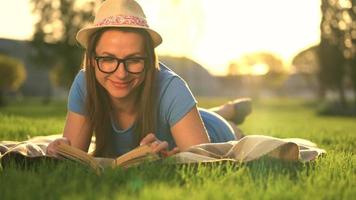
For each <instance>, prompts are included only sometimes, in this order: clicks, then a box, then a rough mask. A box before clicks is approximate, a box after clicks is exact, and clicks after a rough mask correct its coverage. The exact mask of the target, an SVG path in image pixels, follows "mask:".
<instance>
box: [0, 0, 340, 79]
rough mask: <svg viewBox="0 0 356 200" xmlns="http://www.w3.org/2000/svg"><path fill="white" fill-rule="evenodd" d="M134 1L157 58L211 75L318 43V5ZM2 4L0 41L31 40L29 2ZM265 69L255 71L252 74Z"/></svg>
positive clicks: (253, 0)
mask: <svg viewBox="0 0 356 200" xmlns="http://www.w3.org/2000/svg"><path fill="white" fill-rule="evenodd" d="M81 1H84V0H81ZM138 1H139V2H140V4H141V5H142V6H143V8H144V10H145V12H146V15H147V18H148V20H149V22H150V26H151V27H153V28H154V29H155V30H157V31H158V32H159V33H160V34H161V35H162V36H163V43H162V45H161V46H159V47H158V49H157V52H158V53H159V54H160V55H172V56H186V57H188V58H191V59H193V60H195V61H197V62H198V63H200V64H201V65H202V66H204V67H205V68H206V69H208V70H209V72H211V73H212V74H215V75H225V74H227V72H228V66H229V64H230V62H231V61H232V60H236V59H237V58H239V57H240V56H241V55H243V54H246V52H261V51H264V52H271V53H273V54H276V55H278V56H280V57H281V58H283V59H284V61H285V63H288V62H290V60H291V59H292V58H293V56H295V55H296V54H297V53H298V52H299V51H300V50H301V49H305V48H306V47H308V46H311V45H314V44H317V43H318V42H319V35H320V30H319V24H320V17H321V13H320V1H310V0H288V1H285V0H270V1H260V0H249V1H239V0H223V1H216V0H210V1H207V0H194V1H192V0H138ZM4 4H6V6H1V8H0V16H2V17H1V18H0V19H2V20H0V23H1V24H2V26H3V28H2V29H1V30H0V37H5V38H14V39H30V38H31V36H32V32H33V22H34V20H35V19H34V17H31V11H30V8H29V1H28V0H27V1H23V0H12V1H7V2H6V3H4V2H3V5H4ZM21 5H22V6H21ZM346 6H347V5H346ZM5 8H6V9H5ZM15 10H16V12H14V11H15ZM8 19H11V20H8ZM265 69H266V68H263V67H261V66H258V67H256V70H253V71H254V72H253V73H256V74H263V73H266V72H265Z"/></svg>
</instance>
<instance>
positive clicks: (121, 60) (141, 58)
mask: <svg viewBox="0 0 356 200" xmlns="http://www.w3.org/2000/svg"><path fill="white" fill-rule="evenodd" d="M103 58H111V59H114V60H116V62H117V65H116V67H115V69H114V70H112V71H110V72H107V71H103V70H102V69H101V67H100V64H99V60H100V59H103ZM94 59H95V61H96V65H97V66H98V68H99V71H101V72H103V73H106V74H112V73H114V72H116V70H117V69H118V68H119V66H120V64H121V63H123V64H124V69H125V71H126V72H127V73H130V74H141V73H142V72H144V71H145V68H146V67H145V65H146V59H147V57H144V56H139V57H129V58H125V59H120V58H116V57H114V56H95V58H94ZM132 59H139V60H143V61H144V63H143V69H142V71H140V72H130V71H129V70H128V66H127V63H126V62H127V61H128V60H132Z"/></svg>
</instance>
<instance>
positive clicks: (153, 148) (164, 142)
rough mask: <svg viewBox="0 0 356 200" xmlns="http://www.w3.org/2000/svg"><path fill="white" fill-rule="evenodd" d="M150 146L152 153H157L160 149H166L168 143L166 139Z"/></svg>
mask: <svg viewBox="0 0 356 200" xmlns="http://www.w3.org/2000/svg"><path fill="white" fill-rule="evenodd" d="M151 148H152V151H153V152H154V153H158V152H161V151H166V150H167V148H168V143H167V142H166V141H163V142H160V143H158V145H157V146H155V147H151Z"/></svg>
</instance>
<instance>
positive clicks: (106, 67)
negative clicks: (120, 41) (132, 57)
mask: <svg viewBox="0 0 356 200" xmlns="http://www.w3.org/2000/svg"><path fill="white" fill-rule="evenodd" d="M97 60H98V65H99V68H100V70H101V71H103V72H108V73H110V72H113V71H115V68H116V66H117V64H118V63H117V62H118V61H117V60H116V59H115V58H112V57H99V58H97Z"/></svg>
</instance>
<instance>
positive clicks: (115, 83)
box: [109, 80, 131, 89]
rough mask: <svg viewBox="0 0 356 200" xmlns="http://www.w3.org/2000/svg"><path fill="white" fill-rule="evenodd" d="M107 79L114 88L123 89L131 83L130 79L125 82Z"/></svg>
mask: <svg viewBox="0 0 356 200" xmlns="http://www.w3.org/2000/svg"><path fill="white" fill-rule="evenodd" d="M109 81H110V83H111V84H112V85H113V86H114V87H115V88H118V89H125V88H127V87H128V86H129V84H130V83H131V81H127V82H118V81H113V80H109Z"/></svg>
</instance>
